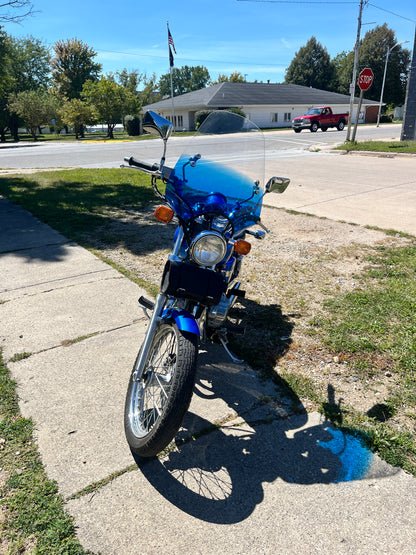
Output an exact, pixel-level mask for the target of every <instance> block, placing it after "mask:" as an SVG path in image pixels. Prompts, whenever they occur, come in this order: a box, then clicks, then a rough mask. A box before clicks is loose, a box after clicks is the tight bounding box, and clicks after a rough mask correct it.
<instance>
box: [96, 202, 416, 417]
mask: <svg viewBox="0 0 416 555" xmlns="http://www.w3.org/2000/svg"><path fill="white" fill-rule="evenodd" d="M152 211H153V210H152V209H149V211H147V212H145V213H141V214H137V213H135V212H127V211H123V212H120V211H119V212H113V213H112V214H111V216H112V223H111V224H109V225H107V227H106V228H105V230H103V231H102V233H100V234H99V240H97V236H95V237H89V238H88V237H85V238H86V239H88V240H89V241H91V242H93V243H94V244H95V248H97V249H99V250H100V252H101V253H102V254H103V255H104V256H106V257H107V258H109V259H110V260H112V261H113V262H114V263H116V264H119V265H121V266H123V267H125V268H127V269H128V270H129V271H130V272H132V273H133V274H134V275H136V276H137V277H139V278H142V279H144V280H146V281H147V282H148V283H152V284H154V285H155V286H157V285H158V284H159V282H160V278H161V275H162V271H163V267H164V263H165V260H166V257H167V255H168V253H169V252H170V247H171V244H172V239H173V235H174V231H175V226H174V225H165V224H160V223H157V222H155V220H154V219H153V218H152ZM262 221H263V223H264V224H265V225H266V226H267V227H268V228H269V229H270V231H271V233H270V234H268V235H267V236H266V238H265V239H264V240H262V241H257V240H255V239H254V238H253V239H252V240H251V243H252V250H251V252H250V254H249V255H248V256H247V257H246V259H245V261H244V265H243V269H242V273H241V282H242V287H243V288H244V289H245V290H246V299H245V300H244V301H243V302H242V304H243V305H244V308H243V309H242V308H241V307H240V308H238V307H237V313H238V314H237V316H238V317H239V316H243V319H244V324H246V325H247V333H246V335H245V337H244V343H245V346H246V348H252V349H256V348H257V349H258V352H259V355H258V356H259V357H264V359H267V363H268V364H269V365H272V366H273V368H274V370H275V371H276V372H278V373H279V372H281V371H285V372H290V373H298V374H300V375H303V376H306V377H308V378H310V379H312V381H313V382H314V384H315V386H316V388H317V389H318V390H319V391H321V392H322V394H323V395H327V396H328V398H329V397H330V399H329V400H330V401H331V402H332V403H335V404H343V405H350V406H351V407H353V408H354V409H355V410H358V411H360V412H362V413H365V412H367V411H369V410H371V409H372V407H374V406H375V405H378V404H381V403H383V401H384V400H385V399H386V398H387V397H388V393H389V388H390V387H392V386H394V376H393V375H392V374H391V373H390V372H389V369H388V363H387V362H386V365H385V366H383V361H380V360H379V361H377V366H378V367H377V369H376V370H377V371H376V372H375V375H374V377H373V378H371V379H369V380H367V381H363V380H359V379H357V378H356V377H355V376H354V375H352V373H351V369H350V361H348V360H343V359H342V358H340V357H339V356H334V355H333V354H331V353H330V352H329V351H328V350H327V349H326V348H325V347H324V346H323V344H322V341H321V340H320V339H319V338H318V337H316V336H312V335H311V334H310V329H311V320H312V319H313V318H315V317H318V316H320V315H322V313H323V311H324V308H323V306H324V302H325V300H327V299H329V298H330V297H332V296H333V294H334V293H346V292H349V291H352V290H354V288H356V287H357V279H356V276H357V275H359V274H360V273H361V272H362V271H363V269H364V268H365V267H366V265H367V264H368V263H367V261H366V258H367V256H368V255H369V254H370V251H371V250H372V249H373V247H375V246H381V245H385V246H393V245H397V246H400V245H405V244H406V243H407V242H408V240H407V239H406V238H403V237H400V236H396V237H391V236H387V235H386V234H385V233H384V232H382V231H378V230H373V229H367V228H364V227H362V226H358V225H352V224H347V223H342V222H335V221H332V220H328V219H323V218H317V217H313V216H307V215H302V214H292V213H288V212H286V211H284V210H279V209H275V208H268V207H265V208H264V209H263V213H262ZM276 322H277V323H276ZM271 330H272V331H271ZM273 330H274V331H273ZM301 401H302V402H303V403H304V404H305V406H306V408H310V407H311V406H312V402H311V401H310V400H309V399H308V398H307V397H306V396H305V398H303V399H301ZM397 423H398V424H400V426H402V425H403V419H402V420H400V417H397ZM409 426H410V424H409ZM404 427H405V428H408V426H407V424H406V423H405V424H404Z"/></svg>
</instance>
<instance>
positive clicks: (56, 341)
mask: <svg viewBox="0 0 416 555" xmlns="http://www.w3.org/2000/svg"><path fill="white" fill-rule="evenodd" d="M325 156H331V155H325ZM338 158H339V160H340V162H339V163H341V161H342V163H343V162H344V158H345V159H346V160H347V159H348V158H349V157H338ZM292 163H293V162H292ZM308 163H309V161H308ZM292 169H293V170H295V168H292ZM287 170H288V171H287V172H284V171H280V172H279V173H280V174H284V173H287V174H288V175H290V174H291V172H290V168H287ZM298 171H300V170H298ZM304 171H305V183H306V178H307V176H308V174H309V175H312V176H313V175H314V171H313V167H312V168H311V167H310V166H309V170H308V169H307V168H306V166H305V167H304ZM344 171H345V170H344ZM385 171H386V170H384V166H383V172H385ZM397 171H399V170H397ZM299 175H300V173H299ZM348 175H349V174H348ZM315 178H316V177H315ZM412 178H413V180H414V179H415V174H414V173H413V176H412ZM296 179H299V178H298V177H295V180H296ZM402 179H403V178H402ZM328 181H329V178H328ZM410 181H411V180H410V179H409V182H410ZM295 183H296V181H295ZM292 184H293V182H292ZM299 184H300V183H299ZM328 186H329V185H328ZM325 190H326V191H327V189H325ZM308 191H309V193H310V194H312V193H313V189H312V188H310V189H308ZM288 192H289V189H288ZM293 194H294V193H293ZM337 194H338V193H337ZM408 194H409V197H407V198H406V201H403V199H402V205H403V206H402V207H401V209H400V212H397V210H396V209H395V210H394V211H393V212H395V213H396V215H397V214H402V212H405V211H406V210H407V208H408V206H409V204H410V202H411V200H412V190H411V188H409V191H408ZM284 196H285V195H283V196H278V195H269V197H268V199H270V198H273V199H283V198H284ZM338 196H339V197H340V198H341V197H342V196H343V195H338ZM288 198H290V197H288ZM305 199H306V200H305ZM305 199H301V200H300V201H299V200H298V197H294V198H293V199H292V200H293V203H296V202H301V203H303V204H308V203H309V204H311V202H310V200H309V199H308V198H307V197H305ZM396 201H397V202H398V201H399V199H396ZM291 202H292V201H291ZM315 204H316V203H315ZM343 206H344V203H343V202H340V204H339V211H340V212H342V209H343ZM393 206H394V207H397V205H393ZM298 208H299V207H298ZM308 211H310V210H308ZM334 217H337V219H348V218H344V217H343V215H342V214H338V216H334ZM402 221H404V218H401V217H399V218H398V219H397V220H396V221H395V222H393V225H391V226H390V225H389V226H388V227H394V228H395V229H400V228H401V222H402ZM375 225H380V227H384V223H379V224H375ZM141 294H144V292H143V291H141V290H140V288H139V287H138V286H136V285H135V284H133V283H132V282H130V281H129V280H128V279H126V278H124V277H123V276H121V275H120V274H119V273H117V272H116V271H115V270H113V269H112V268H110V267H109V266H107V265H106V264H104V263H102V262H101V261H100V260H98V259H97V258H95V257H94V256H93V255H92V254H91V253H89V252H87V251H85V250H84V249H82V248H81V247H79V246H78V245H76V244H74V243H71V242H68V241H67V240H66V238H65V237H63V236H61V235H60V234H58V233H57V232H55V231H54V230H52V229H51V228H49V227H48V226H46V225H44V224H42V223H40V222H38V221H37V220H36V219H35V218H33V217H32V216H31V215H30V214H28V213H27V212H25V211H24V210H22V209H20V208H18V207H15V206H13V205H11V204H10V203H8V202H7V201H6V200H4V199H3V200H1V199H0V300H1V301H6V302H3V303H1V304H0V318H1V322H2V327H1V332H0V333H1V336H0V341H1V343H0V345H1V347H2V349H3V356H4V359H5V362H6V363H7V365H8V367H9V368H10V371H11V373H12V376H13V378H14V379H15V380H16V381H17V383H18V395H19V398H20V407H21V410H22V413H23V415H24V416H27V417H32V418H33V420H34V422H35V426H36V439H37V442H38V445H39V450H40V453H41V456H42V460H43V462H44V465H45V467H46V471H47V473H48V475H49V477H50V478H53V479H55V480H56V481H57V483H58V486H59V490H60V492H61V493H62V495H63V496H64V498H65V499H66V500H67V509H68V511H69V512H70V513H71V514H72V515H74V517H75V523H76V526H77V532H78V536H79V539H80V541H81V543H82V544H83V546H84V547H85V548H86V549H91V550H92V551H93V552H95V553H102V554H123V555H124V554H126V555H128V554H130V553H131V554H133V553H146V554H148V553H149V554H150V553H160V552H163V553H186V554H188V553H189V554H191V553H192V554H194V553H204V554H207V553H209V554H211V553H223V552H228V553H235V554H237V553H238V554H240V553H299V552H302V553H318V552H326V553H354V554H355V553H365V554H369V553H377V554H379V553H392V554H393V553H394V554H397V553H401V554H411V553H414V552H415V545H416V508H415V504H414V500H415V498H416V480H415V479H414V478H413V477H411V476H409V475H407V474H406V473H404V472H402V471H400V470H398V469H396V468H392V467H391V466H389V465H387V464H386V463H384V462H383V461H381V460H380V459H379V458H378V457H377V456H374V455H372V454H371V453H370V452H368V451H367V450H365V449H363V448H362V447H361V445H360V444H359V443H358V442H357V441H356V440H355V439H354V438H353V437H351V436H348V435H344V434H342V433H341V432H339V431H337V430H335V429H334V428H333V426H332V425H331V424H329V423H328V422H325V421H324V420H323V419H322V417H321V416H320V415H318V414H309V415H308V416H305V415H300V416H299V415H298V416H296V415H293V414H291V412H290V402H289V401H288V400H287V399H284V398H282V396H281V394H280V392H279V391H278V390H276V388H275V387H274V386H273V385H272V384H270V383H261V382H260V381H259V380H258V379H257V377H256V374H255V373H254V372H253V371H252V370H251V369H250V368H248V367H247V366H244V365H243V366H236V365H233V364H231V363H230V362H229V360H228V358H227V357H226V355H225V353H224V352H223V351H222V350H221V349H216V348H212V349H210V350H209V352H208V353H206V352H202V353H201V357H200V368H199V371H198V379H197V385H196V388H195V395H194V398H193V401H192V404H191V407H190V411H189V415H188V416H187V418H186V420H185V423H184V427H183V429H182V431H181V432H180V437H182V438H186V437H189V436H192V435H194V434H196V433H197V432H201V431H203V432H206V433H203V434H200V435H199V436H198V439H195V440H194V441H191V442H188V443H185V444H184V445H183V446H182V447H180V448H179V449H178V450H176V451H175V452H173V453H171V454H170V455H168V456H167V457H165V458H163V459H161V460H157V461H149V462H146V463H145V464H143V465H142V466H141V468H137V467H136V466H135V465H134V460H133V458H132V456H131V454H130V452H129V449H128V447H127V444H126V442H125V439H124V432H123V405H124V395H125V390H126V387H127V381H128V377H129V373H130V368H131V365H132V361H133V360H134V357H135V355H136V353H137V350H138V347H139V345H140V342H141V339H142V337H143V334H144V330H145V325H146V321H145V320H144V319H143V318H142V316H141V311H140V310H139V309H138V306H137V299H138V297H139V296H140V295H141ZM23 352H26V353H32V354H31V356H30V357H29V358H26V359H24V360H21V361H19V362H13V363H12V362H9V361H10V358H11V357H12V356H13V355H14V354H16V353H23ZM268 399H273V401H272V402H267V400H268ZM213 422H216V423H220V422H221V423H222V425H221V426H220V427H219V428H218V429H216V430H215V431H212V430H211V431H210V426H211V424H212V423H213ZM91 484H96V489H95V491H94V492H93V493H85V488H87V487H88V486H91Z"/></svg>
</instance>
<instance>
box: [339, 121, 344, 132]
mask: <svg viewBox="0 0 416 555" xmlns="http://www.w3.org/2000/svg"><path fill="white" fill-rule="evenodd" d="M344 127H345V123H344V122H343V121H339V122H338V125H337V129H338V131H342V130H343V129H344Z"/></svg>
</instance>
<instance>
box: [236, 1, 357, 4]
mask: <svg viewBox="0 0 416 555" xmlns="http://www.w3.org/2000/svg"><path fill="white" fill-rule="evenodd" d="M237 2H255V3H263V4H358V2H357V1H355V2H354V1H352V0H345V1H344V0H338V1H337V0H333V1H331V0H310V1H307V0H237Z"/></svg>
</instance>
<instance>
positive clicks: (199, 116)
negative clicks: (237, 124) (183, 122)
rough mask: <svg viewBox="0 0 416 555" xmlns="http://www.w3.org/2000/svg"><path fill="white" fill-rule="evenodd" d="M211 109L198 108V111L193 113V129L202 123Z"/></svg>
mask: <svg viewBox="0 0 416 555" xmlns="http://www.w3.org/2000/svg"><path fill="white" fill-rule="evenodd" d="M211 111H212V110H200V111H199V112H196V113H195V129H199V127H200V126H201V125H202V124H203V123H204V121H205V120H206V119H207V117H208V116H209V115H210V113H211Z"/></svg>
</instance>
